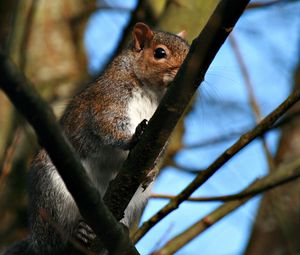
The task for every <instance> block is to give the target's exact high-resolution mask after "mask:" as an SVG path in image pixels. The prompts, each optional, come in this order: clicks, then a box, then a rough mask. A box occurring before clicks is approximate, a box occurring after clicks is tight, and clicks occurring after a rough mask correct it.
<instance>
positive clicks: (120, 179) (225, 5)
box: [104, 0, 249, 220]
mask: <svg viewBox="0 0 300 255" xmlns="http://www.w3.org/2000/svg"><path fill="white" fill-rule="evenodd" d="M248 2H249V0H223V1H221V2H220V4H219V5H218V7H217V8H216V10H215V12H214V13H213V15H212V16H211V18H210V20H209V21H208V23H207V25H206V26H205V28H204V29H203V31H202V32H201V33H200V35H199V36H198V37H197V38H196V39H195V40H194V41H193V43H192V45H191V48H190V52H189V54H188V56H187V58H186V59H185V61H184V63H183V64H182V66H181V68H180V70H179V72H178V73H177V75H176V77H175V80H174V83H173V84H172V85H171V86H170V88H169V89H168V91H167V93H166V95H165V96H164V97H163V99H162V102H161V103H160V105H159V107H158V109H157V110H156V112H155V113H154V115H153V117H152V118H151V119H150V121H149V125H148V127H147V129H146V131H145V133H144V134H143V135H142V137H141V140H140V141H139V143H138V144H137V145H136V146H135V147H134V148H133V150H132V151H131V152H130V154H129V156H128V158H127V160H126V161H125V163H124V165H123V168H122V170H121V171H120V173H119V174H118V176H117V177H116V178H115V180H113V181H112V182H111V183H110V185H109V187H108V190H107V192H106V194H105V196H104V201H105V202H106V204H107V205H108V207H109V208H110V209H111V211H112V213H113V214H114V215H115V217H116V218H117V219H118V220H120V219H122V218H123V214H124V210H125V209H126V207H127V205H128V203H129V202H130V200H131V198H132V196H133V195H134V193H135V192H136V190H137V188H138V187H139V185H140V184H141V183H142V182H143V180H145V178H146V176H147V174H148V173H149V172H150V171H151V169H153V167H154V166H155V161H156V160H157V158H158V156H159V154H160V153H161V151H162V148H163V147H164V146H165V143H166V142H167V140H168V138H169V136H170V134H171V132H172V131H173V129H174V128H175V126H176V124H177V122H178V121H179V119H180V117H181V115H182V114H183V112H184V109H185V108H186V106H187V105H188V103H189V102H190V100H191V98H192V96H193V94H194V93H195V91H196V90H197V88H198V87H199V85H200V82H201V81H203V78H204V74H205V72H206V71H207V69H208V67H209V65H210V63H211V62H212V60H213V59H214V57H215V55H216V54H217V52H218V50H219V49H220V47H221V46H222V44H223V43H224V41H225V39H226V38H227V36H228V35H229V33H230V32H231V31H232V28H233V26H234V25H235V23H236V22H237V20H238V18H239V17H240V15H241V14H242V13H243V11H244V9H245V7H246V5H247V3H248ZM119 194H122V196H120V195H119Z"/></svg>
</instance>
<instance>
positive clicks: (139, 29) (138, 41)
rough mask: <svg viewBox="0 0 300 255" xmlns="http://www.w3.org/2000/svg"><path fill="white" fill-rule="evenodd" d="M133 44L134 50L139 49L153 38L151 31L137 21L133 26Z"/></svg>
mask: <svg viewBox="0 0 300 255" xmlns="http://www.w3.org/2000/svg"><path fill="white" fill-rule="evenodd" d="M132 35H133V45H134V48H135V50H137V51H141V50H142V49H143V48H144V46H145V45H146V43H147V42H148V41H150V40H152V38H153V31H152V30H151V29H150V27H148V26H147V25H146V24H144V23H142V22H138V23H136V24H135V26H134V28H133V33H132Z"/></svg>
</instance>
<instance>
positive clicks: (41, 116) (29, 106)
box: [0, 54, 139, 254]
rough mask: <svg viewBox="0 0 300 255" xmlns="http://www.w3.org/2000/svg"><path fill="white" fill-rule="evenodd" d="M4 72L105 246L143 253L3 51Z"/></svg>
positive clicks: (0, 68)
mask: <svg viewBox="0 0 300 255" xmlns="http://www.w3.org/2000/svg"><path fill="white" fill-rule="evenodd" d="M0 73H1V76H0V86H1V88H2V89H3V91H4V92H5V93H6V95H7V96H8V98H9V99H10V100H11V101H12V102H13V104H14V105H15V107H16V108H17V109H18V110H19V112H21V113H22V114H23V115H24V116H25V117H26V119H27V120H28V122H29V123H30V124H31V125H32V126H33V128H34V130H35V132H36V134H37V135H38V138H39V141H40V143H41V145H42V146H43V147H44V148H45V149H46V150H47V153H48V155H49V156H50V158H51V160H52V162H53V164H54V165H55V166H56V168H57V170H58V172H59V174H60V176H61V177H62V179H63V181H64V182H65V184H66V187H67V188H68V190H69V192H70V193H71V195H72V196H73V198H74V200H75V202H76V204H77V206H78V208H79V211H80V213H81V215H82V216H83V217H84V218H85V220H86V221H87V222H88V224H89V225H90V226H91V227H92V228H93V230H94V231H95V233H96V234H97V235H98V236H99V237H100V238H101V240H102V241H103V243H104V244H105V247H106V248H107V249H108V250H109V251H110V252H111V254H120V251H121V250H122V251H125V250H126V251H127V254H139V253H138V252H137V250H136V249H135V248H134V246H132V245H131V244H130V242H129V237H128V235H127V234H126V233H125V232H124V229H123V228H122V226H121V225H120V224H119V223H118V222H117V221H116V219H115V218H114V217H113V215H112V214H111V213H110V211H109V210H108V208H107V207H106V206H105V205H104V203H103V201H102V199H101V196H100V194H99V192H98V190H97V189H96V188H95V187H94V186H93V185H92V182H91V180H90V179H89V178H88V176H87V174H86V171H85V170H84V168H83V166H82V164H81V161H80V160H79V158H78V156H77V154H76V153H75V151H74V149H73V148H72V146H71V144H70V143H69V141H68V140H67V138H66V136H65V135H64V133H63V131H62V129H61V127H60V126H59V124H58V123H57V122H56V120H55V117H54V114H53V112H52V110H51V109H50V108H49V106H48V105H47V104H46V103H45V102H44V101H43V100H42V99H41V97H40V96H39V95H38V93H37V92H36V91H35V90H34V88H33V86H30V82H29V81H28V80H27V79H26V78H25V77H24V75H23V74H22V73H21V72H19V71H18V70H17V69H16V68H15V66H14V65H13V64H12V63H11V62H10V61H9V60H8V59H7V58H6V56H4V55H2V54H1V55H0ZM62 159H64V160H62ZM78 190H80V192H78Z"/></svg>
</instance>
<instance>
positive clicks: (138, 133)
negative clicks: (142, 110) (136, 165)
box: [131, 119, 148, 148]
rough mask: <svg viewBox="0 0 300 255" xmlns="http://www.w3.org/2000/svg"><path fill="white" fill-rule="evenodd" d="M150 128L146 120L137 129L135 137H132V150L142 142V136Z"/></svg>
mask: <svg viewBox="0 0 300 255" xmlns="http://www.w3.org/2000/svg"><path fill="white" fill-rule="evenodd" d="M147 126H148V120H146V119H144V120H143V121H142V122H141V123H140V124H138V126H137V127H136V129H135V132H134V135H133V137H132V142H131V144H132V146H131V147H132V148H133V147H134V146H135V145H136V144H137V142H138V141H139V140H140V138H141V136H142V134H143V133H144V132H145V130H146V128H147Z"/></svg>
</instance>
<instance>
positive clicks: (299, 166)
mask: <svg viewBox="0 0 300 255" xmlns="http://www.w3.org/2000/svg"><path fill="white" fill-rule="evenodd" d="M299 177H300V159H299V158H298V159H296V160H294V161H292V162H290V163H288V164H284V165H282V166H280V167H278V169H277V170H276V171H274V172H272V173H271V174H270V175H267V176H266V177H264V178H262V179H260V180H257V181H255V182H254V183H252V184H251V185H250V186H249V187H248V188H246V189H245V190H244V191H243V192H241V193H240V196H239V197H235V198H234V199H235V200H234V201H230V202H227V203H225V204H223V205H221V206H220V207H218V208H217V209H216V210H214V211H213V212H211V213H209V214H208V215H206V216H205V217H204V218H202V219H200V220H199V221H198V222H196V223H195V224H194V225H193V226H191V227H189V228H188V229H186V230H185V231H184V232H182V233H180V234H179V235H177V236H176V237H175V238H173V239H172V240H170V241H169V242H168V243H167V244H166V245H164V247H163V248H161V249H160V250H159V251H157V252H155V253H154V254H157V255H158V254H159V255H167V254H173V253H174V252H176V251H177V250H179V249H180V248H181V247H183V246H184V245H186V244H187V243H188V242H189V241H191V240H192V239H193V238H195V237H196V236H198V235H199V234H200V233H202V232H203V231H205V230H206V229H208V228H209V227H210V226H212V225H213V224H215V223H216V222H217V221H219V220H220V219H222V218H223V217H224V216H226V215H228V214H229V213H230V212H232V211H233V210H235V209H237V208H238V207H239V206H241V205H242V204H244V203H245V202H247V201H248V200H249V199H250V198H252V197H253V196H254V195H256V194H258V193H260V192H261V191H266V190H269V189H271V188H274V187H277V186H279V185H281V184H283V183H286V182H289V181H292V180H295V179H296V178H299ZM262 187H264V189H263V188H262ZM253 191H255V192H253ZM242 194H248V195H247V196H244V195H242Z"/></svg>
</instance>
